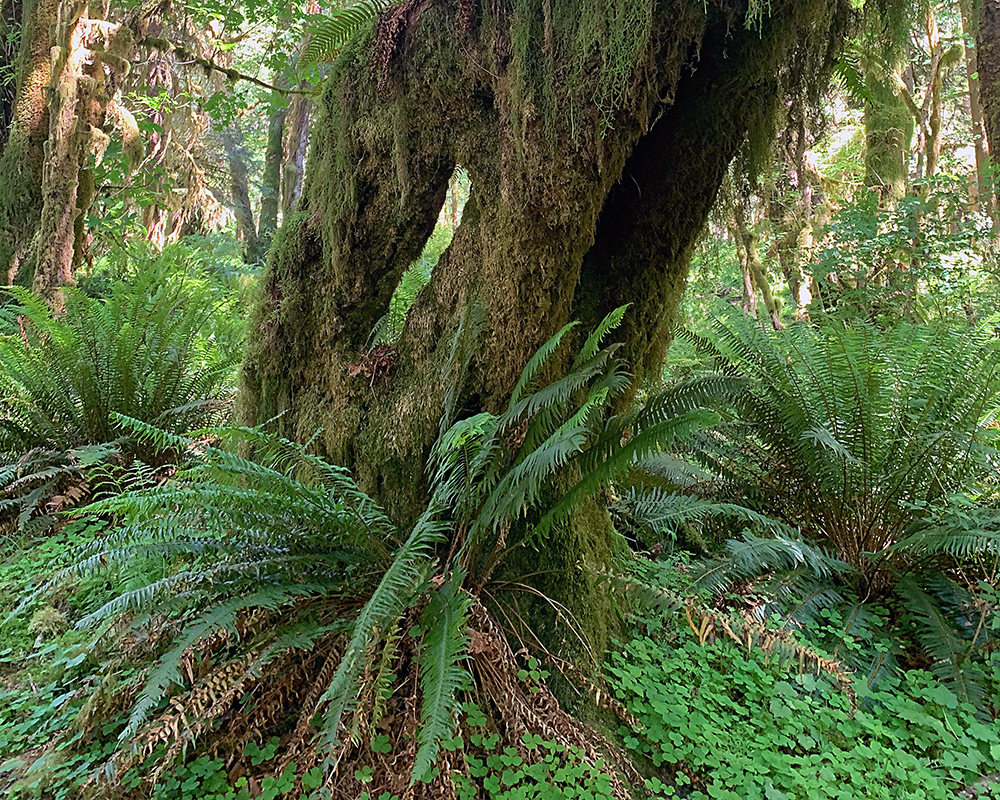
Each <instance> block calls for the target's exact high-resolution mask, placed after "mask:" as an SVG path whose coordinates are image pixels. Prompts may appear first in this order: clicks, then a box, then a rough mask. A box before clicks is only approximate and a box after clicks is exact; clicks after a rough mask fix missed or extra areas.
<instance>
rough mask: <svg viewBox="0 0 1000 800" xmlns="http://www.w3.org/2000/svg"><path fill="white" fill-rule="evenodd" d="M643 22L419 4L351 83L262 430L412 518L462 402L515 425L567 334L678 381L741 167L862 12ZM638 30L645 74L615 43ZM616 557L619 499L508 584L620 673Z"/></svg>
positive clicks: (337, 105)
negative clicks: (464, 349)
mask: <svg viewBox="0 0 1000 800" xmlns="http://www.w3.org/2000/svg"><path fill="white" fill-rule="evenodd" d="M618 5H619V6H621V8H620V9H619V10H620V11H621V15H620V16H619V17H618V18H617V20H618V21H617V22H615V23H614V24H612V23H608V24H604V25H602V24H595V19H596V18H595V15H599V14H601V13H604V12H602V11H595V10H593V8H594V4H592V3H579V4H570V5H569V6H568V7H561V8H560V9H557V10H556V11H555V12H553V10H552V5H551V4H550V3H548V2H544V1H542V0H514V2H510V3H482V4H478V6H477V4H474V3H470V2H468V0H442V2H437V3H427V2H419V1H418V0H410V1H409V2H406V3H403V4H402V5H401V6H399V7H398V8H397V9H396V10H394V11H391V12H389V13H388V14H387V15H384V16H383V17H382V19H381V21H380V23H379V26H378V29H377V31H376V33H375V35H374V39H372V38H367V39H362V40H360V41H356V42H355V43H354V44H353V45H352V46H351V47H350V48H349V49H348V50H347V51H346V52H345V53H344V54H342V56H341V58H340V59H339V61H338V63H337V64H336V66H335V68H334V72H333V74H332V75H331V76H330V78H329V79H328V84H327V87H326V90H325V93H324V95H323V99H322V102H321V104H320V110H319V115H318V118H317V121H316V123H315V125H314V128H313V134H312V150H311V153H310V162H309V170H308V176H307V182H306V187H305V190H304V195H303V201H302V206H301V208H302V211H301V213H299V214H296V215H293V216H292V217H290V218H287V219H286V220H285V223H284V225H283V226H282V229H281V230H280V231H279V234H278V237H277V239H276V242H275V245H274V248H273V250H272V257H271V262H270V266H269V269H268V271H267V273H266V275H265V277H264V279H263V284H262V286H261V291H260V295H259V301H258V306H257V309H256V314H255V320H254V326H253V327H254V330H255V335H254V338H253V340H252V341H251V343H250V347H249V352H248V356H247V361H246V364H245V368H244V382H243V390H242V403H243V406H244V409H245V421H246V422H249V423H254V424H256V423H261V422H264V421H266V420H269V419H271V418H273V417H275V415H277V414H281V416H280V417H279V418H278V420H277V422H276V424H277V425H278V427H279V428H280V429H281V431H282V432H283V433H285V434H286V435H289V436H291V437H292V438H295V439H299V440H305V439H309V438H310V437H312V436H313V435H314V434H315V433H316V431H317V429H318V428H322V429H323V433H322V435H321V436H320V437H319V438H318V439H317V440H316V441H317V444H318V446H319V447H321V448H322V449H323V450H324V451H325V454H326V455H327V456H328V457H330V458H332V459H333V460H336V461H338V462H340V463H343V464H345V465H347V466H349V467H350V468H351V469H353V471H354V472H355V474H356V476H357V478H358V480H359V482H360V484H361V486H362V487H363V488H364V489H365V490H367V491H368V492H370V493H372V494H373V495H374V496H376V497H377V498H378V499H379V500H381V501H382V502H383V503H384V504H385V505H386V506H387V507H388V508H389V510H390V513H391V514H392V515H393V516H394V517H395V518H396V519H398V520H399V521H401V522H404V523H405V522H406V521H408V520H412V519H413V518H414V517H415V516H416V515H417V513H419V511H420V510H422V508H423V507H424V505H425V503H426V494H427V479H426V475H425V472H424V464H425V462H426V458H427V455H428V451H429V448H430V446H431V444H432V443H433V441H434V439H435V437H436V435H437V432H438V424H439V419H440V416H441V411H442V407H443V403H444V399H445V391H446V388H447V387H449V386H452V387H454V389H455V390H456V393H457V397H458V408H459V409H460V410H461V411H462V412H464V413H473V412H476V411H479V410H483V409H486V410H492V411H496V410H498V409H500V408H501V407H503V406H504V405H505V403H506V401H507V399H508V398H509V395H510V392H511V390H512V388H513V386H514V384H515V382H516V379H517V377H518V375H519V374H520V371H521V369H522V367H523V366H524V364H525V362H526V360H527V359H528V358H529V357H530V355H531V354H532V353H533V352H534V350H535V349H536V348H537V347H538V346H539V345H540V344H542V343H543V342H544V341H545V340H546V339H547V338H548V337H549V336H551V335H552V334H553V333H554V332H555V331H556V330H557V329H559V328H560V327H561V326H562V325H563V324H564V323H566V322H567V321H568V320H571V319H581V320H583V321H584V323H585V325H588V326H589V325H591V324H593V323H595V322H596V321H598V320H599V319H600V318H601V317H602V316H603V315H604V314H605V313H607V312H608V311H610V310H611V309H613V308H615V307H617V306H618V305H621V304H623V303H632V304H633V307H632V309H631V310H630V312H629V313H628V315H627V317H626V324H625V325H624V326H623V328H622V329H621V331H620V335H621V338H622V341H623V344H624V347H623V350H622V352H623V353H624V354H626V356H627V358H628V359H629V360H630V362H631V364H632V369H633V372H634V374H635V381H636V384H638V382H639V381H640V380H641V379H642V377H643V375H645V374H646V373H647V372H648V371H649V370H652V369H655V368H656V367H657V366H658V364H659V361H660V359H661V357H662V354H663V351H664V348H665V347H666V344H667V342H668V339H669V331H670V326H671V324H672V321H673V315H674V311H675V308H676V304H677V301H678V299H679V296H680V294H681V292H682V291H683V288H684V282H685V279H686V274H687V268H688V258H689V255H690V252H691V249H692V247H693V245H694V242H695V239H696V237H697V235H698V233H699V232H700V231H701V229H702V226H703V225H704V223H705V220H706V217H707V214H708V212H709V209H710V207H711V206H712V204H713V202H714V200H715V197H716V193H717V191H718V188H719V185H720V183H721V181H722V178H723V176H724V174H725V172H726V170H727V168H728V167H729V165H730V163H731V162H732V160H733V159H734V157H736V156H737V155H739V154H741V153H744V154H747V153H750V151H751V148H748V147H747V143H748V141H750V142H752V143H754V144H757V145H761V143H762V142H763V143H764V144H765V145H770V141H771V138H772V137H773V134H774V125H775V114H776V112H777V110H778V109H779V108H780V107H781V105H782V99H783V96H782V86H783V82H782V72H783V70H785V69H789V70H791V69H795V68H800V69H813V70H816V71H819V70H820V66H819V65H820V64H828V63H829V58H828V56H829V55H830V52H832V51H830V50H829V49H828V46H829V45H830V42H831V41H832V40H835V39H836V38H837V36H836V34H835V33H834V30H835V29H837V30H839V25H840V23H842V22H843V21H844V19H845V15H846V14H847V13H849V12H848V5H849V4H847V3H841V2H839V0H809V2H805V3H803V2H791V1H790V0H789V2H776V1H773V2H772V3H771V13H770V15H769V16H765V17H764V18H763V19H762V20H761V21H760V26H759V29H758V28H756V27H754V28H753V29H750V28H748V27H747V26H746V25H745V24H744V20H745V19H746V15H747V12H748V9H747V6H746V4H745V3H743V2H723V3H716V2H709V3H708V4H707V10H706V6H705V4H704V3H702V2H701V0H698V1H697V2H690V1H689V0H669V1H668V2H663V1H662V0H661V1H660V2H653V0H621V2H619V3H618ZM600 7H601V8H603V6H600ZM626 9H627V13H626ZM598 21H599V20H598ZM623 22H624V24H625V27H623V28H622V30H620V31H618V33H619V34H625V33H627V34H628V35H629V36H626V37H624V38H623V37H621V36H619V38H618V39H617V41H618V42H619V44H620V45H621V43H622V42H625V43H626V44H625V45H622V46H623V47H625V52H626V56H627V57H626V58H625V61H624V63H625V65H626V67H627V69H625V70H624V71H622V70H621V69H619V67H620V65H621V63H622V62H621V61H617V62H614V63H610V62H611V58H610V57H608V58H603V57H602V53H605V54H607V53H608V52H609V51H608V49H607V48H606V47H603V46H599V45H600V37H601V36H605V37H608V38H610V39H614V38H615V35H617V34H615V31H616V30H618V29H617V28H616V27H615V26H616V25H618V24H619V23H623ZM588 36H592V37H597V38H594V39H593V41H592V42H591V45H587V44H586V43H587V41H589V40H588V39H587V37H588ZM629 37H631V38H629ZM581 42H583V43H584V44H583V45H582V46H581V45H580V43H581ZM568 43H575V46H576V53H575V54H574V53H573V52H570V51H569V49H568V48H569V47H570V45H569V44H568ZM616 65H618V66H616ZM574 76H576V78H577V80H576V82H574ZM580 76H583V79H580ZM456 165H461V166H463V167H464V168H465V169H466V170H467V171H468V174H469V176H470V178H471V183H472V188H471V196H470V199H469V201H468V204H467V205H466V207H465V211H464V213H463V217H462V222H461V225H460V226H459V228H458V230H457V232H456V234H455V237H454V239H453V241H452V244H451V246H450V247H449V248H448V250H447V251H446V252H445V253H444V254H443V255H442V257H441V259H440V261H439V262H438V264H437V266H436V267H435V270H434V273H433V277H432V279H431V282H430V283H429V284H428V285H427V286H426V287H425V288H424V290H423V291H422V292H421V293H420V294H419V295H418V296H417V299H416V302H415V303H414V306H413V308H412V309H411V311H410V313H409V315H408V317H407V321H406V325H405V328H404V331H403V334H402V338H401V340H400V341H399V343H398V346H397V352H396V358H395V361H394V363H393V365H392V367H391V368H390V369H389V370H385V369H381V370H376V369H375V368H374V365H373V363H372V362H371V361H370V360H369V355H368V354H367V353H366V351H365V347H366V342H367V341H368V338H369V334H370V333H371V331H372V328H373V326H374V325H375V323H376V322H377V321H378V320H379V318H380V317H381V316H382V315H383V314H385V312H386V310H387V309H388V306H389V300H390V298H391V295H392V292H393V289H394V288H395V286H396V284H397V282H398V281H399V279H400V277H401V275H402V274H403V272H404V271H405V270H406V268H407V267H408V266H409V265H410V263H411V262H412V261H413V260H414V259H416V258H417V257H418V256H419V255H420V252H421V249H422V247H423V245H424V243H425V241H426V240H427V238H428V237H429V235H430V233H431V231H432V230H433V227H434V224H435V220H436V219H437V217H438V213H439V211H440V209H441V207H442V204H443V202H444V200H445V196H446V192H447V189H448V184H449V179H450V177H451V175H452V172H453V170H454V168H455V166H456ZM473 303H475V304H477V307H478V308H480V309H481V310H482V313H483V316H484V322H485V324H484V326H483V329H482V334H481V336H480V337H479V340H478V342H477V343H476V349H475V352H476V355H475V356H474V358H473V359H472V361H471V364H470V365H469V368H468V370H467V371H464V373H462V371H460V370H458V369H456V368H455V365H454V364H453V363H452V360H451V352H452V342H453V340H454V336H455V332H456V331H457V330H458V328H459V325H460V324H461V320H462V318H463V314H464V313H465V310H466V309H467V308H469V307H470V305H471V304H473ZM613 550H614V547H613V541H612V531H611V526H610V523H609V520H608V517H607V515H606V513H604V512H603V510H602V509H600V508H599V507H597V506H596V504H595V507H594V508H588V509H584V510H581V512H580V513H579V514H578V516H577V519H576V520H575V522H574V524H573V525H570V526H568V528H567V529H566V530H564V531H563V532H561V533H557V534H554V535H553V536H552V537H551V538H550V539H549V540H548V541H547V542H546V544H545V552H544V555H543V556H542V557H541V558H535V557H532V558H529V559H527V561H531V562H533V564H534V567H532V566H531V565H530V564H528V563H525V564H521V565H516V564H508V567H507V569H508V576H509V577H515V575H513V574H511V571H513V572H515V573H516V571H517V570H518V568H521V569H522V571H523V572H524V573H527V572H533V573H538V572H543V573H544V575H541V576H537V577H536V578H532V579H528V580H529V582H532V583H533V585H534V586H536V587H537V588H539V589H541V590H542V591H544V592H545V593H546V594H547V595H548V596H549V597H550V598H552V599H553V600H554V601H556V602H557V603H562V604H564V605H565V606H567V607H568V608H570V609H577V610H579V609H583V610H584V611H585V613H583V614H580V615H579V617H578V618H579V619H581V620H582V619H586V620H588V622H587V623H586V629H585V630H584V631H583V633H584V635H585V638H587V639H590V641H591V645H592V646H593V649H594V651H595V652H600V650H601V648H603V646H604V645H605V644H606V635H607V619H608V614H610V607H609V605H608V600H607V598H605V597H603V596H602V593H601V591H600V589H599V588H598V586H597V583H596V581H595V580H594V579H593V578H592V575H593V574H594V573H595V572H596V571H599V570H600V569H601V568H602V567H604V566H606V565H607V562H608V559H609V558H610V554H611V553H612V552H613ZM540 562H544V563H545V565H546V566H545V568H544V569H538V568H537V564H538V563H540ZM604 612H607V613H604ZM539 627H543V628H544V627H545V626H544V625H539ZM553 635H555V634H553ZM545 638H546V640H547V644H549V645H550V646H552V647H554V648H556V649H559V648H560V647H562V644H565V642H563V641H562V640H561V639H560V640H559V641H555V640H554V639H553V636H550V635H547V636H546V637H545ZM556 638H558V637H556ZM561 643H562V644H561ZM567 647H569V645H567ZM570 649H572V648H570Z"/></svg>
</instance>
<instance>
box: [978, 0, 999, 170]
mask: <svg viewBox="0 0 1000 800" xmlns="http://www.w3.org/2000/svg"><path fill="white" fill-rule="evenodd" d="M976 64H977V66H978V67H979V93H980V99H981V100H982V105H983V123H984V127H985V128H986V138H987V140H988V142H989V151H990V153H992V154H996V153H997V152H1000V151H998V150H997V148H1000V0H982V7H981V11H980V16H979V31H978V34H977V36H976ZM995 157H996V156H995V155H994V158H995Z"/></svg>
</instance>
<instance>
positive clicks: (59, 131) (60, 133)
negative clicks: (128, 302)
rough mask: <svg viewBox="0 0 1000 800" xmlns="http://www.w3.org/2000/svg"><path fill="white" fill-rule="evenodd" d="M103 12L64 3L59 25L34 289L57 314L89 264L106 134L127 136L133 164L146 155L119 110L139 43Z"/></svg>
mask: <svg viewBox="0 0 1000 800" xmlns="http://www.w3.org/2000/svg"><path fill="white" fill-rule="evenodd" d="M98 8H99V7H98V6H97V5H89V4H88V3H86V2H84V0H62V2H60V4H59V10H58V14H57V20H56V25H55V35H54V40H55V47H53V49H52V72H51V91H50V92H49V137H48V140H47V141H46V143H45V166H44V169H43V171H42V200H43V202H42V212H41V218H40V220H39V223H38V242H37V252H36V256H35V273H34V277H33V282H32V287H33V289H34V291H35V293H36V294H38V295H39V296H40V297H43V298H44V299H45V300H46V301H48V302H49V303H50V304H52V305H54V306H56V307H58V306H59V305H60V304H61V289H62V287H64V286H67V285H69V284H71V283H72V282H73V270H74V268H76V267H77V266H79V264H80V263H81V261H82V258H83V247H84V223H85V219H86V214H87V211H88V210H89V208H90V203H91V201H92V200H93V198H94V193H95V186H94V176H93V172H92V171H91V169H90V168H89V165H88V162H89V160H90V158H91V157H94V158H95V159H96V160H97V161H100V159H101V158H102V157H103V155H104V151H105V149H106V148H107V146H108V143H109V141H110V138H109V136H108V134H107V133H106V132H105V130H104V128H105V127H110V123H113V124H115V125H116V126H117V127H118V128H119V129H120V130H121V131H122V134H123V139H124V146H125V151H126V153H132V154H133V155H132V157H131V159H130V160H131V161H132V162H133V164H134V163H135V162H136V161H138V160H141V158H142V154H143V152H144V146H143V143H142V141H141V139H140V137H139V135H138V130H137V129H136V128H135V120H134V119H132V117H131V115H130V114H128V113H127V112H125V111H124V109H122V108H121V107H119V106H117V105H115V104H114V95H115V94H116V92H117V91H118V87H119V86H121V81H122V79H123V78H124V77H125V75H126V74H127V73H128V70H129V66H130V65H129V61H128V57H129V56H130V55H131V53H132V50H133V48H134V45H135V38H134V35H133V33H132V30H131V29H130V28H129V27H128V26H126V25H124V24H116V23H111V22H108V21H106V20H103V19H99V18H92V17H91V16H90V14H91V12H92V11H96V10H98Z"/></svg>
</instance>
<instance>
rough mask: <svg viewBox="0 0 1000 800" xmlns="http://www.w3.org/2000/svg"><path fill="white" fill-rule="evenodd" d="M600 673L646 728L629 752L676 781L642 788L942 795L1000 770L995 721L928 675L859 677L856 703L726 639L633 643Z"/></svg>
mask: <svg viewBox="0 0 1000 800" xmlns="http://www.w3.org/2000/svg"><path fill="white" fill-rule="evenodd" d="M994 658H995V659H996V658H997V654H994ZM609 669H610V673H611V678H612V682H613V684H614V685H615V686H616V687H617V694H618V697H619V699H620V700H622V701H623V702H624V703H625V704H626V705H627V706H628V708H629V709H630V710H631V711H632V712H633V713H634V714H635V715H636V716H637V717H638V719H639V720H640V721H641V723H642V725H643V728H642V729H641V730H631V729H628V728H623V729H622V731H621V732H622V734H623V736H624V738H625V743H626V745H627V746H629V747H630V748H632V749H634V750H636V751H638V752H640V753H642V754H644V755H645V756H647V757H648V758H649V759H650V760H651V761H652V762H653V764H654V765H656V766H658V767H663V768H665V769H666V773H665V774H667V773H669V774H673V775H674V778H673V780H672V781H671V782H667V781H666V780H661V779H658V778H653V779H651V780H650V781H649V784H648V787H649V788H650V789H651V790H652V791H654V792H656V793H658V794H661V795H662V796H665V797H674V796H681V797H691V798H693V800H703V798H718V799H719V800H736V799H737V798H739V800H758V798H759V799H760V800H797V799H799V798H820V797H837V798H841V800H854V798H857V800H875V799H876V798H907V800H931V798H941V800H944V799H945V798H954V797H955V796H956V792H957V791H960V790H962V789H963V788H964V787H966V786H969V785H971V784H973V783H975V782H976V781H977V780H978V779H979V778H980V777H982V776H986V775H991V774H994V773H996V772H997V771H998V769H1000V723H998V722H997V721H996V720H990V719H989V718H988V717H986V715H985V714H984V713H983V712H982V711H981V710H979V709H976V708H973V707H972V706H971V705H969V704H968V703H961V702H959V700H958V699H957V698H956V697H955V695H954V694H953V693H952V692H951V691H950V690H949V689H948V688H946V687H945V686H943V685H941V684H940V683H938V682H937V681H936V680H935V679H934V677H933V676H932V675H930V674H929V673H927V672H923V671H916V670H911V671H909V672H907V673H905V675H904V676H903V677H902V678H901V679H900V678H891V677H890V678H885V679H883V681H882V682H881V683H880V684H879V686H878V688H877V689H876V690H868V689H867V688H866V687H864V684H863V682H862V685H861V687H860V688H858V689H857V694H858V696H857V708H854V707H852V701H851V699H850V698H849V697H848V695H847V694H846V693H845V692H844V691H843V690H842V689H841V688H840V687H838V686H836V685H834V684H832V683H831V682H830V681H829V680H827V679H826V678H825V677H823V676H821V677H817V676H815V675H812V674H808V673H806V674H801V675H800V674H797V673H796V672H795V671H794V668H792V669H789V668H787V667H783V666H780V665H778V664H776V663H768V659H767V656H765V655H764V654H762V653H759V652H750V653H748V652H747V650H746V649H745V648H742V647H740V646H739V645H736V644H735V643H733V642H728V641H721V640H720V641H717V642H714V643H709V644H707V645H705V646H701V645H700V644H699V643H698V642H697V641H695V640H694V639H693V638H692V637H690V636H684V635H683V634H681V639H680V640H679V641H678V642H676V643H674V645H673V646H671V645H670V644H666V643H663V642H660V641H655V640H654V639H652V638H649V637H637V638H636V639H634V640H633V641H631V642H629V643H628V644H627V645H625V647H624V648H623V649H622V650H621V651H620V652H618V653H616V654H614V655H613V656H612V658H611V665H610V667H609ZM994 793H996V790H995V789H994ZM983 796H985V795H983Z"/></svg>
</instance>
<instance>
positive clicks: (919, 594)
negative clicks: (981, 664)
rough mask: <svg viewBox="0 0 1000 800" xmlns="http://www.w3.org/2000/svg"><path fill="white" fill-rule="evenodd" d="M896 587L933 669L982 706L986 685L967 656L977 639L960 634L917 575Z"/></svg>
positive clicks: (958, 691) (963, 695) (955, 689)
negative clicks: (966, 638)
mask: <svg viewBox="0 0 1000 800" xmlns="http://www.w3.org/2000/svg"><path fill="white" fill-rule="evenodd" d="M896 589H897V591H898V592H899V595H900V597H902V598H903V600H904V603H905V607H906V610H907V611H908V612H909V613H910V615H911V616H912V619H913V621H914V623H915V624H916V626H917V630H918V631H919V633H920V637H919V641H920V644H921V646H922V647H923V648H924V649H925V650H926V651H927V653H929V654H930V655H931V656H932V657H933V659H934V666H933V670H934V673H935V674H936V675H937V676H938V677H939V678H941V680H943V681H945V682H946V683H947V684H948V685H949V686H950V687H951V688H952V689H953V690H954V691H955V694H956V695H958V696H959V697H960V698H962V699H964V700H966V701H968V702H970V703H972V704H973V706H975V707H976V708H981V707H982V700H983V697H984V689H983V687H982V686H980V685H979V684H978V683H976V681H975V679H974V672H973V671H972V670H969V669H968V657H969V654H970V652H971V649H972V647H971V644H974V643H971V644H970V642H968V641H967V640H965V639H963V638H962V637H961V636H960V635H959V634H958V632H957V631H956V629H955V624H954V623H953V622H952V621H951V620H949V619H948V618H947V617H946V616H945V615H944V614H943V613H941V608H940V604H939V603H937V602H936V601H935V600H934V599H933V598H932V597H931V595H930V594H928V593H927V592H926V591H924V589H923V587H921V586H920V584H919V583H917V581H916V579H915V578H913V577H910V576H906V577H902V578H900V579H899V581H898V582H897V583H896Z"/></svg>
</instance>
